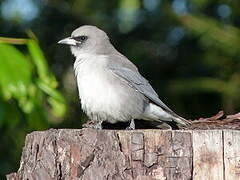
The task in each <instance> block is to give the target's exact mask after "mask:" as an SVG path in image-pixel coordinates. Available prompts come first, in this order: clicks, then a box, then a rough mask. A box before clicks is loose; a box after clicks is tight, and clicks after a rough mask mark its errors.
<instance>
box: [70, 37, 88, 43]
mask: <svg viewBox="0 0 240 180" xmlns="http://www.w3.org/2000/svg"><path fill="white" fill-rule="evenodd" d="M72 39H74V40H76V41H80V42H83V41H85V40H86V39H87V36H76V37H72Z"/></svg>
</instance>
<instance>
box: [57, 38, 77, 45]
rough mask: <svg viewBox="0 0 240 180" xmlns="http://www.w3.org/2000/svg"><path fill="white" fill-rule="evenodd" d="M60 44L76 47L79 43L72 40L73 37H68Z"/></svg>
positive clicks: (59, 42)
mask: <svg viewBox="0 0 240 180" xmlns="http://www.w3.org/2000/svg"><path fill="white" fill-rule="evenodd" d="M58 44H67V45H72V46H76V45H77V42H76V40H74V39H72V38H71V37H67V38H65V39H62V40H60V41H58Z"/></svg>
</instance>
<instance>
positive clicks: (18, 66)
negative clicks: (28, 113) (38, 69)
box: [0, 43, 32, 99]
mask: <svg viewBox="0 0 240 180" xmlns="http://www.w3.org/2000/svg"><path fill="white" fill-rule="evenodd" d="M0 64H1V65H0V88H1V89H2V92H3V97H4V98H6V99H9V98H11V97H15V98H25V97H26V95H27V89H28V86H29V85H30V83H31V75H32V68H31V64H30V63H29V61H28V60H27V58H26V57H25V56H24V55H23V54H22V53H21V52H20V51H19V50H18V49H16V48H15V47H14V46H12V45H8V44H4V43H0Z"/></svg>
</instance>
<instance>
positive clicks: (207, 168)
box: [193, 130, 224, 180]
mask: <svg viewBox="0 0 240 180" xmlns="http://www.w3.org/2000/svg"><path fill="white" fill-rule="evenodd" d="M222 137H223V135H222V131H219V130H212V131H201V130H199V131H193V167H194V168H193V179H194V180H203V179H204V180H224V171H223V143H222Z"/></svg>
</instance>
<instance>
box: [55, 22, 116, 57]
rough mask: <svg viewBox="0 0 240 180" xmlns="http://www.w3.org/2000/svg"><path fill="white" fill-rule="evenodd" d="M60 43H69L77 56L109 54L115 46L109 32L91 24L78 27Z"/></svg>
mask: <svg viewBox="0 0 240 180" xmlns="http://www.w3.org/2000/svg"><path fill="white" fill-rule="evenodd" d="M58 43H59V44H66V45H69V46H70V47H71V51H72V54H73V55H74V56H75V57H78V56H79V55H81V54H91V55H92V54H107V53H108V52H110V49H112V48H113V47H112V45H111V43H110V41H109V38H108V36H107V34H106V33H105V32H104V31H102V30H101V29H99V28H97V27H96V26H90V25H85V26H81V27H79V28H77V29H76V30H74V31H73V32H72V35H71V36H70V37H67V38H65V39H62V40H60V41H59V42H58Z"/></svg>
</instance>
